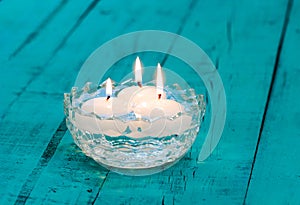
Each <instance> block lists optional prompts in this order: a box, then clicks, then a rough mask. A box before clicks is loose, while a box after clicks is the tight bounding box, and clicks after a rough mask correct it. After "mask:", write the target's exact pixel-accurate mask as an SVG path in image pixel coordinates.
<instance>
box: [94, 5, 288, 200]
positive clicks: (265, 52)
mask: <svg viewBox="0 0 300 205" xmlns="http://www.w3.org/2000/svg"><path fill="white" fill-rule="evenodd" d="M286 5H287V1H277V2H276V3H275V2H272V3H270V2H259V1H257V2H250V1H249V2H235V1H232V2H227V3H226V4H225V3H224V2H223V1H222V2H221V1H201V2H198V4H197V5H196V8H195V9H194V11H193V13H192V14H191V17H190V19H189V20H188V21H187V24H186V25H185V27H184V28H183V33H182V34H183V35H185V36H187V37H189V38H190V39H192V40H193V41H195V42H196V43H198V44H199V45H201V47H203V48H204V50H210V51H211V52H212V53H213V55H212V56H213V57H215V59H216V62H218V68H219V72H220V74H221V76H222V79H223V83H224V85H225V89H226V93H227V100H228V112H227V115H228V120H227V124H226V127H225V130H224V134H223V138H222V139H221V142H220V144H219V145H218V148H217V150H216V152H215V153H214V154H213V156H212V157H211V158H210V159H208V160H207V161H206V162H204V163H202V164H196V156H197V154H198V151H199V150H198V146H199V145H198V143H199V140H198V141H197V142H196V145H195V146H194V147H193V149H192V151H191V153H190V155H187V157H185V158H184V159H183V160H181V161H180V162H179V163H178V164H177V165H176V166H174V167H172V168H171V169H169V170H167V171H165V172H163V173H160V174H156V175H153V176H149V177H141V178H135V177H124V176H120V175H117V174H113V173H109V175H108V177H107V179H106V181H105V183H104V185H103V188H102V189H101V191H100V193H99V196H98V199H97V201H96V204H149V203H151V204H173V203H175V204H199V203H201V204H202V203H205V204H241V203H243V199H244V195H245V191H246V187H247V182H248V176H249V173H250V169H251V162H252V159H253V155H254V151H255V146H256V141H257V138H258V133H259V128H260V124H261V119H262V115H263V112H262V111H263V109H264V106H265V102H266V100H267V95H268V90H269V86H270V82H271V76H272V72H273V67H274V63H275V57H276V50H277V45H278V42H279V38H280V33H281V30H282V26H283V19H284V15H285V11H284V10H282V9H279V8H285V7H286ZM262 11H263V12H262ZM270 33H272V35H270ZM166 65H169V66H168V67H169V68H172V66H171V62H170V64H168V61H167V62H166ZM188 82H193V78H192V77H191V79H189V80H188ZM194 83H195V82H194Z"/></svg>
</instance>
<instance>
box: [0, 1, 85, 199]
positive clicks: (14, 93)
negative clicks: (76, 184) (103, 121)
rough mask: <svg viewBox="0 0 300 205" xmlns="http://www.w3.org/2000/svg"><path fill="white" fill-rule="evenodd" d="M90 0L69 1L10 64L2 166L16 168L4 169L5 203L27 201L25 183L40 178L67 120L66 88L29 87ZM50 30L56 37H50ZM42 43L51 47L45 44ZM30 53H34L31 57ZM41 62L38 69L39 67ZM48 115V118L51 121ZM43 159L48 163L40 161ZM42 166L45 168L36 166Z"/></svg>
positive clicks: (5, 72)
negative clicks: (54, 138) (45, 156)
mask: <svg viewBox="0 0 300 205" xmlns="http://www.w3.org/2000/svg"><path fill="white" fill-rule="evenodd" d="M89 3H90V2H89V1H84V2H81V3H78V4H73V3H71V2H70V3H68V4H66V5H65V7H64V9H62V10H61V13H58V14H57V15H56V16H55V17H53V20H52V21H51V22H50V23H49V24H48V25H47V26H45V27H44V30H43V31H40V35H39V36H37V37H36V38H35V39H34V40H35V41H32V42H31V43H30V44H28V45H27V46H26V47H24V48H23V49H22V51H21V52H20V53H18V55H17V56H15V57H14V58H12V59H11V60H10V62H9V63H8V64H5V65H4V70H3V76H1V77H2V79H3V80H2V81H1V84H3V85H4V89H5V90H6V91H7V93H8V94H10V95H11V98H10V99H9V100H6V101H4V103H3V102H1V106H5V107H6V109H5V110H4V111H5V112H4V113H3V115H2V117H1V118H2V119H1V122H0V126H1V133H0V139H1V144H0V150H1V156H2V157H1V159H0V161H1V162H0V163H1V169H3V170H10V171H8V172H1V178H2V182H3V183H4V184H3V186H1V190H0V193H1V199H0V201H1V202H3V203H1V204H5V203H11V202H14V201H15V200H16V198H17V197H19V198H18V202H24V201H26V197H27V196H26V193H25V195H23V194H24V192H22V191H21V192H20V189H21V187H22V185H24V183H25V182H26V181H27V182H28V178H27V177H28V176H29V177H30V176H33V178H31V179H29V181H30V180H33V181H34V180H35V179H36V177H37V176H36V173H40V169H43V167H44V166H46V165H47V163H45V162H44V161H43V160H44V159H43V156H42V154H43V151H44V149H46V147H47V144H48V143H49V142H50V143H51V142H52V141H51V137H52V136H55V133H56V132H57V127H58V126H59V124H60V123H61V121H62V119H63V112H62V111H63V109H62V104H61V102H62V93H60V94H57V92H56V90H55V89H52V92H47V91H44V90H39V91H38V92H27V90H26V88H27V86H28V85H29V84H30V83H31V82H32V81H34V79H35V78H36V77H37V76H39V75H42V70H43V68H42V65H43V64H42V63H43V62H47V60H48V59H49V58H50V57H51V52H53V51H54V50H55V47H56V46H58V43H59V42H60V39H62V38H63V37H64V36H65V35H66V34H67V33H68V31H69V29H71V28H72V26H73V24H74V21H75V22H76V20H78V19H80V18H82V13H84V12H85V10H87V9H89V5H90V4H89ZM70 13H71V14H70ZM66 16H67V17H66ZM68 21H69V23H67V22H68ZM60 23H63V24H60ZM53 30H54V31H55V30H59V31H58V32H55V33H54V34H53V33H51V32H52V31H53ZM50 34H51V38H49V37H50ZM44 41H47V43H44ZM42 45H44V46H45V45H47V46H46V48H44V47H43V46H42ZM27 49H28V50H27ZM49 53H50V55H49ZM31 55H34V56H35V55H36V56H40V58H31V57H32V56H31ZM65 55H68V54H67V53H66V54H65ZM26 58H31V60H29V61H28V60H26ZM35 63H41V64H35ZM74 63H75V62H74ZM8 65H14V66H8ZM35 66H37V67H38V68H37V69H36V67H35ZM39 66H40V67H39ZM44 66H47V64H45V65H44ZM20 69H21V72H20ZM22 69H23V70H22ZM18 71H19V72H18ZM6 88H7V89H6ZM2 89H3V87H2ZM6 97H7V96H6ZM1 99H2V98H1ZM7 106H9V108H7ZM59 110H60V111H59ZM46 118H47V121H45V119H46ZM60 138H62V136H61V137H60ZM58 140H59V139H58ZM53 148H55V146H54V147H53ZM44 154H45V152H44ZM46 154H47V153H46ZM41 156H42V158H41V159H40V157H41ZM48 157H50V158H51V157H52V156H48ZM39 159H40V162H39ZM41 163H42V165H43V166H40V164H41ZM36 165H38V166H40V167H38V168H37V169H34V167H36ZM30 173H31V175H30ZM38 176H39V175H38ZM30 183H32V181H30ZM30 183H29V184H30ZM25 185H26V183H25ZM25 188H26V189H28V190H29V192H30V189H31V188H32V187H29V188H28V187H27V186H25ZM19 192H20V195H19V196H18V193H19Z"/></svg>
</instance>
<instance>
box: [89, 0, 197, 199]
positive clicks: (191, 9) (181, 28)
mask: <svg viewBox="0 0 300 205" xmlns="http://www.w3.org/2000/svg"><path fill="white" fill-rule="evenodd" d="M197 2H198V1H197V0H192V1H191V3H190V5H189V7H188V10H187V12H186V13H185V15H184V16H183V18H182V20H181V23H180V26H179V28H178V30H177V32H176V34H178V35H180V34H181V33H182V31H183V28H184V25H185V24H186V22H187V20H188V18H189V17H190V16H191V14H192V13H193V11H194V8H195V6H196V4H197ZM174 41H176V39H175V40H174ZM172 48H173V47H172V46H171V47H170V48H169V51H171V50H172ZM168 56H169V55H168V54H166V55H165V56H164V58H163V60H162V62H161V65H162V66H164V64H165V63H166V61H167V59H168ZM109 173H110V171H108V172H107V174H106V175H105V179H104V180H103V182H102V184H101V186H100V188H99V189H98V192H97V194H96V197H95V199H94V201H93V202H92V204H95V202H96V201H97V198H98V196H99V195H100V192H101V189H102V187H103V186H104V183H105V181H106V178H107V177H108V175H109Z"/></svg>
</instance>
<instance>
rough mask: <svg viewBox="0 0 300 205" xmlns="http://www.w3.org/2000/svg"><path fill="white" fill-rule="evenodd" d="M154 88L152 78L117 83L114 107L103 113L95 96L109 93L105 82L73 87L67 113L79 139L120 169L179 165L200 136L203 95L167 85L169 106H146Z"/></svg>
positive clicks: (144, 171) (148, 170)
mask: <svg viewBox="0 0 300 205" xmlns="http://www.w3.org/2000/svg"><path fill="white" fill-rule="evenodd" d="M153 88H155V86H154V83H153V82H149V83H147V84H145V85H143V87H142V88H138V86H136V83H135V82H133V80H128V81H126V82H123V83H120V84H118V85H115V86H114V88H113V94H112V96H110V98H109V99H108V101H109V100H111V103H110V104H111V105H110V106H111V107H112V110H113V112H112V114H107V113H104V114H102V113H101V109H100V113H99V112H98V111H97V110H99V109H98V108H97V106H98V105H97V103H95V101H96V100H97V99H101V98H105V97H106V95H105V88H104V86H96V85H92V84H91V83H87V84H86V85H85V86H84V87H83V88H82V89H78V88H76V87H73V88H72V90H71V92H70V93H65V95H64V112H65V115H66V124H67V127H68V129H69V130H70V132H71V134H72V137H73V139H74V142H75V143H76V144H77V146H78V147H79V148H80V149H81V150H82V151H83V152H84V153H85V154H86V155H87V156H89V157H91V158H92V159H94V160H95V161H96V162H97V163H99V164H100V165H102V166H103V167H105V168H107V169H109V170H112V171H114V172H117V173H120V174H125V175H135V176H139V175H149V174H154V173H156V172H160V171H163V170H165V169H167V168H169V167H170V166H172V165H173V164H175V163H176V162H177V161H178V160H179V159H181V158H182V157H183V156H184V155H185V153H186V152H187V151H188V150H189V149H190V148H191V146H192V144H193V143H194V141H195V139H196V137H197V133H198V131H199V128H200V124H201V120H202V118H203V116H204V114H205V102H204V97H203V95H196V94H195V91H194V90H193V89H181V88H180V86H179V85H177V84H173V85H171V86H166V87H165V88H164V92H165V94H164V96H163V97H164V99H163V101H164V102H165V103H167V105H166V106H163V105H162V106H160V105H161V104H157V106H150V107H149V106H148V107H147V106H146V107H143V106H144V104H143V103H144V101H147V99H148V98H150V96H151V92H150V94H149V95H148V94H147V92H148V91H147V89H148V90H149V91H150V90H151V89H153ZM126 89H127V91H129V93H130V94H128V92H127V93H126V92H125V91H126ZM130 89H131V90H133V91H132V92H130ZM124 92H125V94H124ZM122 93H123V94H122ZM142 93H143V94H145V93H146V94H145V95H143V94H142ZM122 96H123V98H121V97H122ZM124 96H125V98H124ZM116 99H118V100H116ZM119 99H120V100H119ZM134 99H138V100H134ZM156 100H159V99H156ZM154 101H155V100H154ZM90 102H94V103H90ZM169 102H172V103H173V104H175V105H179V109H178V108H176V106H175V107H172V106H169V104H168V103H169ZM175 102H176V103H175ZM159 103H161V102H159ZM172 103H171V104H172ZM104 104H105V101H104ZM87 105H89V106H90V107H91V108H92V109H86V107H87ZM145 109H146V111H145ZM147 109H148V110H147ZM149 109H151V110H149ZM170 113H171V114H170Z"/></svg>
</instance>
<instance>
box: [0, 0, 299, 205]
mask: <svg viewBox="0 0 300 205" xmlns="http://www.w3.org/2000/svg"><path fill="white" fill-rule="evenodd" d="M299 19H300V0H277V1H259V0H255V1H254V0H252V1H250V0H249V1H248V0H247V1H235V0H230V1H222V0H213V1H211V0H202V1H197V0H185V1H179V0H178V1H171V2H170V1H167V0H160V1H143V0H141V1H120V0H110V1H108V0H102V1H99V0H85V1H83V0H82V1H79V0H77V1H68V0H45V1H37V0H29V1H17V0H2V1H0V62H1V74H0V79H1V81H0V87H1V88H0V89H1V96H0V155H1V157H0V170H1V172H0V179H1V180H0V204H110V205H111V204H300V163H299V162H300V120H299V119H300V118H299V116H300V107H299V100H300V98H299V96H300V83H299V77H300V66H299V57H300V56H299V49H300V23H299ZM145 29H155V30H164V31H170V32H174V33H177V34H180V35H182V36H184V37H187V38H189V39H190V40H192V41H194V42H195V43H197V44H198V45H199V46H201V48H203V50H204V51H205V52H206V53H207V54H208V55H209V56H210V57H211V59H212V60H213V61H214V63H215V65H216V67H217V69H218V72H219V73H220V76H221V78H222V80H223V83H224V86H225V90H226V98H227V121H226V125H225V129H224V132H223V136H222V138H221V141H220V143H219V145H218V147H217V148H216V150H215V151H214V153H213V154H212V155H211V156H210V157H209V158H208V159H207V160H206V161H205V162H203V163H197V156H198V153H199V148H200V144H201V143H202V141H203V137H204V136H205V134H206V133H207V130H208V127H209V120H208V119H205V120H204V122H203V127H202V130H201V132H200V133H199V136H198V138H197V140H196V143H195V145H194V146H193V148H192V149H191V150H190V152H189V153H188V154H187V155H186V156H185V157H184V158H183V159H182V160H181V161H180V162H179V163H177V164H176V165H175V166H173V167H172V168H170V169H168V170H166V171H164V172H161V173H158V174H155V175H151V176H146V177H129V176H122V175H118V174H115V173H113V172H110V171H108V170H106V169H104V168H102V167H101V166H99V165H98V164H97V163H95V162H94V161H93V160H92V159H90V158H88V157H86V156H85V155H84V154H82V152H81V151H80V149H79V148H78V147H76V145H75V144H74V142H73V140H72V138H71V135H70V133H69V131H68V130H67V128H66V124H65V118H64V113H63V93H64V92H69V91H70V88H71V87H72V86H73V84H74V82H75V78H76V76H77V73H78V71H79V69H80V67H81V65H82V63H83V62H84V60H85V59H86V58H87V57H88V56H89V54H90V53H91V52H92V51H93V50H95V49H96V48H97V47H98V46H100V45H101V44H103V43H104V42H106V41H108V40H110V39H112V38H114V37H117V36H118V35H121V34H124V33H128V32H132V31H137V30H145ZM152 56H153V57H152V58H149V57H147V56H144V59H145V61H149V62H150V61H151V62H153V61H154V60H155V61H154V62H155V63H156V62H157V61H160V62H164V66H167V67H168V68H174V70H175V71H176V69H178V68H179V67H180V66H184V65H182V63H181V62H179V61H176V59H173V58H172V57H170V56H168V55H164V54H160V53H156V54H153V55H152ZM132 57H133V56H132ZM141 57H143V55H142V56H141ZM129 60H132V59H130V58H129ZM129 60H127V61H125V60H124V61H120V62H118V63H117V65H116V66H115V67H124V68H130V67H131V65H132V61H129ZM177 71H178V70H177ZM122 72H124V73H122ZM122 72H119V71H118V72H116V70H115V69H114V68H112V69H110V70H109V72H108V73H107V75H108V76H110V77H111V78H113V79H114V80H116V81H118V80H119V79H120V78H121V76H123V75H125V74H126V72H128V71H126V69H124V71H122ZM181 74H182V75H183V76H185V78H186V79H187V81H188V83H189V84H190V85H191V86H192V87H195V88H196V90H198V91H201V86H200V84H199V79H197V78H194V77H193V73H192V72H189V71H187V72H184V73H181ZM204 94H205V93H204Z"/></svg>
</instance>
